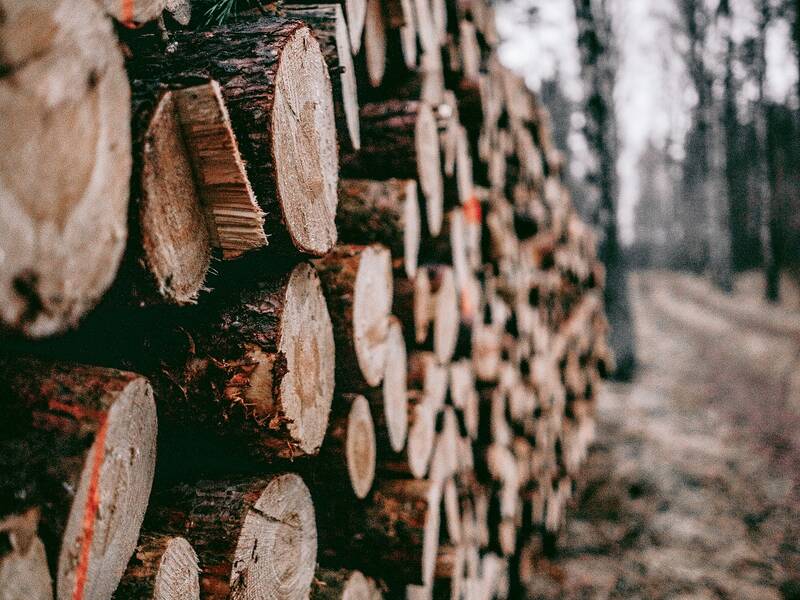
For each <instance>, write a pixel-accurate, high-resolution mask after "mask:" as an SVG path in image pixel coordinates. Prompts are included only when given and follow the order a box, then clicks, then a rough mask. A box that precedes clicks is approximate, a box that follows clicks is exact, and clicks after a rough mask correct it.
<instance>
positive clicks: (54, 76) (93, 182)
mask: <svg viewBox="0 0 800 600" xmlns="http://www.w3.org/2000/svg"><path fill="white" fill-rule="evenodd" d="M0 11H2V12H3V14H4V19H3V22H2V23H0V39H1V40H2V46H3V50H2V53H3V57H4V58H3V62H4V74H3V75H2V76H0V114H2V115H3V126H2V127H0V148H2V149H3V151H2V152H0V173H2V179H0V327H3V328H8V329H12V330H16V331H21V332H23V333H24V334H25V335H27V336H30V337H42V336H46V335H51V334H53V333H57V332H60V331H63V330H65V329H67V328H69V327H71V326H73V325H74V324H75V323H76V322H77V321H78V320H79V319H80V317H81V316H82V315H83V314H84V313H86V311H88V310H89V309H90V308H91V307H92V306H94V304H95V303H96V302H97V301H98V300H99V298H100V297H101V296H102V294H103V293H104V292H105V291H106V289H107V288H108V286H109V285H110V284H111V282H112V281H113V279H114V276H115V274H116V271H117V267H118V266H119V262H120V259H121V257H122V252H123V250H124V247H125V238H126V235H127V206H128V194H129V187H128V186H129V179H130V169H131V143H130V89H129V86H128V81H127V77H126V75H125V69H124V67H123V61H122V56H121V54H120V52H119V48H118V45H117V40H116V38H115V37H114V35H113V32H112V28H111V23H110V22H109V21H108V19H107V18H106V16H105V15H104V14H103V13H102V11H101V10H100V9H99V8H98V7H97V6H96V5H95V4H94V3H93V2H83V1H82V0H47V1H43V2H35V3H34V2H24V3H23V2H10V1H8V0H3V1H2V2H0ZM43 82H46V85H43Z"/></svg>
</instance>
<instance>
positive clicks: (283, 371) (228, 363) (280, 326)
mask: <svg viewBox="0 0 800 600" xmlns="http://www.w3.org/2000/svg"><path fill="white" fill-rule="evenodd" d="M233 300H234V301H232V302H226V303H225V307H224V308H223V309H222V310H221V311H219V313H216V314H213V315H211V316H209V317H208V318H207V319H204V320H203V321H202V322H201V323H198V324H196V325H194V326H193V327H190V328H188V329H183V330H180V331H177V332H175V333H170V335H175V336H177V337H178V339H179V342H173V345H174V346H175V347H174V350H173V351H171V352H170V355H169V356H168V357H166V356H165V357H162V358H160V359H159V362H158V364H157V365H155V366H154V367H151V368H153V370H154V373H153V378H154V382H157V383H158V397H159V410H160V414H161V415H162V420H163V421H164V425H165V432H166V431H169V432H172V433H174V434H176V435H177V438H180V437H181V436H183V437H185V433H183V432H184V430H186V429H187V428H189V427H190V426H195V427H196V428H197V429H198V430H199V432H202V434H200V433H199V432H198V435H196V436H193V437H199V438H208V437H210V438H213V440H218V441H230V442H231V443H233V444H234V445H235V447H236V449H238V450H239V451H246V452H247V453H248V454H249V455H250V456H251V457H255V458H259V459H262V460H264V459H266V460H270V459H273V458H293V457H296V456H298V455H304V454H305V455H315V454H316V453H317V452H318V450H319V447H320V445H321V444H322V440H323V438H324V436H325V430H326V428H327V425H328V416H329V413H330V408H331V401H332V399H333V387H334V365H333V363H334V337H333V328H332V326H331V320H330V316H329V314H328V309H327V307H326V304H325V297H324V295H323V292H322V286H321V284H320V280H319V277H318V275H317V272H316V271H315V269H314V268H313V267H311V266H310V265H308V264H306V263H300V264H298V265H297V266H295V268H294V269H292V271H290V272H289V273H286V274H285V275H282V276H281V277H279V278H276V279H271V280H267V281H262V282H259V283H258V285H255V286H253V287H252V288H251V289H248V290H245V291H243V292H241V293H240V294H237V295H236V297H235V298H234V299H233ZM156 344H159V341H158V339H157V338H156V339H154V341H152V342H151V346H153V345H156ZM178 344H179V345H178ZM170 435H171V434H170ZM170 435H166V433H165V438H169V437H170ZM177 438H176V439H177Z"/></svg>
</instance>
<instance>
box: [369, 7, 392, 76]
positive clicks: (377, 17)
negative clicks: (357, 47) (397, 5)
mask: <svg viewBox="0 0 800 600" xmlns="http://www.w3.org/2000/svg"><path fill="white" fill-rule="evenodd" d="M366 2H367V17H366V19H365V23H364V64H365V68H366V72H367V79H368V80H369V83H370V85H372V87H378V86H380V85H381V82H382V81H383V76H384V73H385V72H386V49H387V40H386V21H385V16H384V10H383V2H382V0H366Z"/></svg>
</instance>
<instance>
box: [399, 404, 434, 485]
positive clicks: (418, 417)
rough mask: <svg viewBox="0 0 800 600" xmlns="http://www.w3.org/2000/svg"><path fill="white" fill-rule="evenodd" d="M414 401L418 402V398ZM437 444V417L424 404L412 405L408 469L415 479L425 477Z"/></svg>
mask: <svg viewBox="0 0 800 600" xmlns="http://www.w3.org/2000/svg"><path fill="white" fill-rule="evenodd" d="M412 398H414V396H412ZM414 399H415V400H416V398H414ZM435 442H436V416H435V415H434V412H433V410H432V409H431V407H430V406H428V405H427V404H425V403H424V402H416V401H415V402H412V403H410V404H409V427H408V441H407V443H406V455H407V456H408V468H409V470H410V472H411V475H412V476H413V477H416V478H417V479H421V478H422V477H425V474H426V473H427V472H428V465H429V464H430V460H431V454H433V446H434V443H435Z"/></svg>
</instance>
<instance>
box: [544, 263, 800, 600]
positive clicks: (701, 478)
mask: <svg viewBox="0 0 800 600" xmlns="http://www.w3.org/2000/svg"><path fill="white" fill-rule="evenodd" d="M632 284H633V285H632V286H631V287H632V292H633V295H634V298H633V300H634V308H635V315H636V318H637V338H638V347H639V351H640V361H641V368H640V371H639V374H638V376H637V379H636V380H635V382H633V383H632V384H626V385H618V384H614V385H608V386H607V387H606V390H605V392H604V394H603V396H602V397H601V399H600V402H599V406H598V419H599V430H598V440H599V443H598V445H597V446H596V447H595V449H594V451H593V452H592V454H591V456H590V459H589V464H588V465H587V468H586V478H585V481H584V483H583V485H582V487H581V489H580V490H579V492H578V494H577V497H576V500H575V506H573V507H572V510H571V518H570V519H569V521H568V523H569V524H568V526H567V529H566V531H564V532H563V534H562V536H561V538H560V540H559V550H558V554H557V556H556V557H555V558H554V559H553V560H552V561H546V560H542V561H540V562H539V563H538V564H537V565H536V570H535V577H534V578H533V580H532V581H531V582H530V585H529V591H530V596H531V597H533V598H746V599H758V600H760V599H771V598H798V599H800V402H798V401H797V398H798V396H800V395H799V394H798V393H797V390H800V385H798V383H797V381H800V377H798V375H797V373H798V372H800V361H798V357H800V335H798V332H800V314H797V315H795V314H793V313H789V312H787V311H785V310H782V309H777V308H773V307H769V306H765V305H763V304H761V303H760V301H759V300H758V299H757V298H754V297H747V298H745V297H739V298H736V297H734V298H733V299H732V300H731V299H730V298H725V297H722V296H721V295H719V296H717V293H716V292H714V291H712V290H711V288H710V287H708V288H703V287H702V286H703V284H702V282H699V281H697V280H692V279H691V278H688V277H687V276H683V275H675V274H668V273H644V274H638V275H635V276H634V278H633V281H632ZM703 289H705V293H698V290H700V291H701V292H702V290H703Z"/></svg>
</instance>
